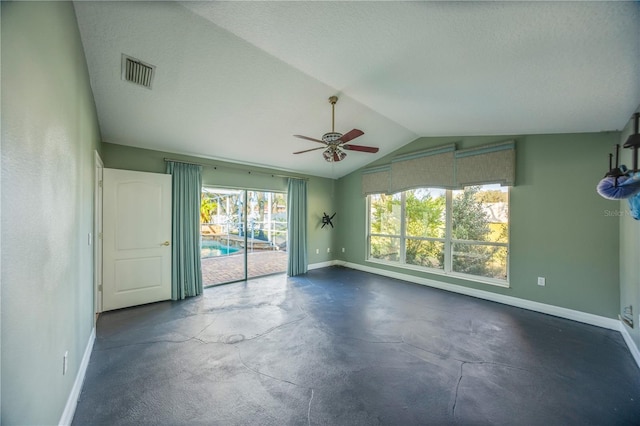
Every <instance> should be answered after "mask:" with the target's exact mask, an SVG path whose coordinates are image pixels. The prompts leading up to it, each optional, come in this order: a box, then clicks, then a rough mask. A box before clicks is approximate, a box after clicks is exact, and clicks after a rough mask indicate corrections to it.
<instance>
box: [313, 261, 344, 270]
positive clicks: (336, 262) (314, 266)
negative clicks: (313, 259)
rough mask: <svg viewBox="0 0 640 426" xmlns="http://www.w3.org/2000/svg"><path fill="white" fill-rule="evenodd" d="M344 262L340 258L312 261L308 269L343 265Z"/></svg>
mask: <svg viewBox="0 0 640 426" xmlns="http://www.w3.org/2000/svg"><path fill="white" fill-rule="evenodd" d="M343 263H344V262H340V261H338V260H329V261H327V262H318V263H311V264H310V265H308V266H307V270H309V271H310V270H312V269H320V268H326V267H327V266H334V265H342V264H343Z"/></svg>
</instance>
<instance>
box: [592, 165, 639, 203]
mask: <svg viewBox="0 0 640 426" xmlns="http://www.w3.org/2000/svg"><path fill="white" fill-rule="evenodd" d="M617 169H618V170H620V171H621V172H622V174H621V175H619V176H612V175H610V174H609V173H607V175H606V176H605V177H604V178H603V179H602V180H601V181H600V182H598V186H597V187H596V190H597V191H598V194H600V196H602V197H604V198H606V199H608V200H621V199H623V198H629V197H632V196H634V195H635V194H637V193H639V192H640V173H630V172H628V171H627V168H626V167H625V166H624V164H623V165H622V166H620V167H618V168H617ZM614 170H615V169H614Z"/></svg>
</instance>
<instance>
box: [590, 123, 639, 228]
mask: <svg viewBox="0 0 640 426" xmlns="http://www.w3.org/2000/svg"><path fill="white" fill-rule="evenodd" d="M633 119H634V133H633V134H632V135H631V136H629V138H628V139H627V141H626V142H625V144H624V148H631V149H632V150H633V168H632V169H631V170H628V169H627V167H626V166H625V165H624V164H622V165H619V163H618V157H619V154H620V145H616V164H615V167H613V164H612V160H613V154H609V171H608V172H607V174H606V175H605V176H604V178H603V179H602V180H600V182H598V185H597V187H596V190H597V191H598V194H600V196H602V197H604V198H606V199H608V200H621V199H624V198H626V199H628V200H629V208H630V209H631V216H632V217H633V218H634V219H636V220H640V171H639V170H638V149H639V148H640V133H639V132H638V121H640V113H638V112H636V113H635V114H633Z"/></svg>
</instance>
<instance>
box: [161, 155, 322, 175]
mask: <svg viewBox="0 0 640 426" xmlns="http://www.w3.org/2000/svg"><path fill="white" fill-rule="evenodd" d="M164 161H165V162H168V161H172V162H174V163H182V164H192V165H194V166H202V167H213V169H214V170H217V169H218V168H220V169H229V170H237V171H241V172H246V173H248V174H250V175H252V174H253V175H265V176H271V177H281V178H293V179H301V180H309V178H305V177H299V176H292V175H283V174H278V173H268V172H256V171H253V172H252V171H251V170H246V169H242V168H240V167H230V166H215V165H213V164H203V163H194V162H193V161H185V160H176V159H174V158H165V159H164Z"/></svg>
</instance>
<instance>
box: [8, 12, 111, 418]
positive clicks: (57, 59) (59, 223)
mask: <svg viewBox="0 0 640 426" xmlns="http://www.w3.org/2000/svg"><path fill="white" fill-rule="evenodd" d="M1 7H2V9H1V10H2V190H1V194H2V207H3V209H2V243H1V244H2V247H1V250H2V255H1V257H2V261H1V263H2V302H1V303H2V308H1V315H2V325H1V333H2V334H1V336H2V355H1V358H2V362H1V370H2V371H1V387H2V403H1V405H2V406H1V411H2V414H1V422H2V424H34V425H35V424H39V425H44V424H47V425H50V424H57V423H58V422H59V421H60V419H61V415H62V413H63V410H64V407H65V404H66V402H67V398H68V396H69V393H70V391H71V389H72V387H73V383H74V380H75V378H76V375H77V373H78V370H79V365H80V361H81V359H82V356H83V354H84V351H85V349H86V346H87V343H88V342H89V337H90V335H91V330H92V329H93V324H94V315H93V255H92V250H93V247H92V246H89V245H88V234H89V233H90V232H92V228H93V174H94V150H95V149H98V148H99V133H98V123H97V118H96V113H95V107H94V101H93V95H92V93H91V88H90V86H89V77H88V72H87V68H86V61H85V57H84V53H83V49H82V44H81V42H80V35H79V32H78V27H77V24H76V17H75V12H74V9H73V4H72V3H70V2H37V3H35V2H34V3H32V2H2V6H1ZM65 351H69V358H68V363H69V364H68V371H67V374H66V375H63V374H62V360H63V355H64V353H65Z"/></svg>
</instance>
